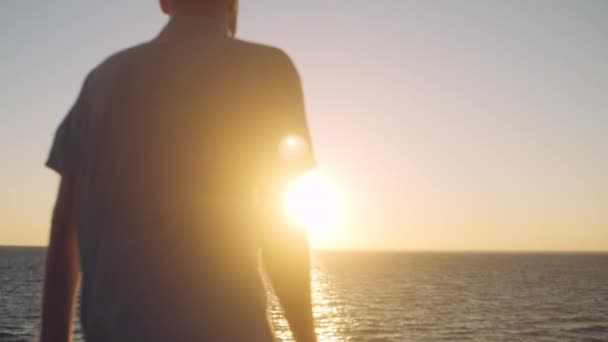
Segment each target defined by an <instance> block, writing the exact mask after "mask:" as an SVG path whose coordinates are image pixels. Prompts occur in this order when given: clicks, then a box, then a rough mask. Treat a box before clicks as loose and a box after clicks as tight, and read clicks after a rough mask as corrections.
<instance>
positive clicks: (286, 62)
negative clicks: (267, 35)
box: [232, 39, 296, 73]
mask: <svg viewBox="0 0 608 342" xmlns="http://www.w3.org/2000/svg"><path fill="white" fill-rule="evenodd" d="M232 41H233V45H234V47H235V49H236V50H237V51H238V53H239V55H240V56H243V57H244V58H247V59H250V60H253V61H256V62H257V64H261V66H262V67H263V68H264V69H265V70H268V69H270V70H275V71H277V72H281V73H284V72H295V71H296V70H295V66H294V63H293V61H292V59H291V57H290V56H289V55H288V54H287V52H285V51H284V50H282V49H281V48H278V47H276V46H271V45H265V44H260V43H254V42H250V41H247V40H242V39H232Z"/></svg>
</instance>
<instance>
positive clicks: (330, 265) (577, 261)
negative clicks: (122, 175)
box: [0, 247, 608, 342]
mask: <svg viewBox="0 0 608 342" xmlns="http://www.w3.org/2000/svg"><path fill="white" fill-rule="evenodd" d="M44 258H45V249H44V248H22V247H0V341H3V342H4V341H6V342H13V341H35V339H36V335H37V331H38V326H39V318H40V317H39V307H40V290H41V282H42V272H43V263H44ZM312 261H313V270H312V297H313V304H314V315H315V319H316V323H317V328H316V329H317V333H318V335H319V341H321V342H323V341H480V342H482V341H483V342H485V341H547V342H548V341H608V254H602V253H573V254H566V253H485V252H484V253H464V252H462V253H461V252H458V253H453V252H442V253H436V252H405V253H402V252H330V251H316V252H314V253H313V256H312ZM268 292H269V293H268V294H269V309H268V312H269V316H270V319H271V320H272V322H273V324H274V327H275V334H276V337H277V341H292V337H291V334H290V332H289V328H288V325H287V322H286V320H285V319H284V317H283V314H282V312H281V309H280V305H279V304H278V301H277V300H276V297H275V296H274V295H273V294H272V290H271V289H270V288H269V289H268ZM74 324H75V326H74V327H75V331H74V334H75V338H74V340H75V341H82V335H81V330H80V327H79V323H78V321H77V319H76V321H75V323H74Z"/></svg>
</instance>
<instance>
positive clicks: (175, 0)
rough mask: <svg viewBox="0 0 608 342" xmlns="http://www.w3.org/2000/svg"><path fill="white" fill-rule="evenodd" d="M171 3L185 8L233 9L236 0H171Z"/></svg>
mask: <svg viewBox="0 0 608 342" xmlns="http://www.w3.org/2000/svg"><path fill="white" fill-rule="evenodd" d="M171 3H172V4H173V5H174V6H176V7H179V8H182V9H185V10H196V11H214V10H215V11H217V10H227V9H234V8H235V7H236V6H237V5H238V0H171Z"/></svg>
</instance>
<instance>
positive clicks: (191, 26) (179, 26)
mask: <svg viewBox="0 0 608 342" xmlns="http://www.w3.org/2000/svg"><path fill="white" fill-rule="evenodd" d="M167 26H168V28H172V29H175V30H177V31H179V32H181V33H183V34H188V33H197V32H218V33H223V34H228V24H227V20H226V17H225V16H222V15H210V14H205V15H202V14H174V15H172V16H171V18H170V20H169V24H168V25H167Z"/></svg>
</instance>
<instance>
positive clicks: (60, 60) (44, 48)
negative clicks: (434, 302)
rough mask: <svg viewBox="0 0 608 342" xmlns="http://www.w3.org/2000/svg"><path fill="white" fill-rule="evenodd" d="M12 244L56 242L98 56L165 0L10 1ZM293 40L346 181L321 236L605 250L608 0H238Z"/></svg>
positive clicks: (2, 184) (156, 19)
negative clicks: (57, 152)
mask: <svg viewBox="0 0 608 342" xmlns="http://www.w3.org/2000/svg"><path fill="white" fill-rule="evenodd" d="M0 13H1V14H0V16H1V18H0V28H1V29H0V41H2V44H1V45H0V55H1V56H2V58H1V59H0V104H1V105H0V162H1V163H2V164H1V167H0V189H2V191H0V212H1V215H0V245H2V244H5V245H45V244H47V242H48V232H49V226H50V214H51V209H52V205H53V201H54V198H55V196H56V188H57V184H58V176H57V175H55V174H54V173H53V172H52V171H50V170H47V169H45V168H44V167H43V166H42V165H43V163H44V161H45V158H46V156H47V153H48V150H49V147H50V143H51V140H52V137H53V134H54V130H55V128H56V126H57V124H58V123H59V121H60V120H61V118H62V117H63V116H64V115H65V113H66V111H67V110H68V109H69V107H70V106H71V104H72V103H73V101H74V100H75V97H76V95H77V91H78V89H79V87H80V85H81V83H82V81H83V79H84V77H85V75H86V73H87V72H88V71H89V70H90V69H91V68H93V67H94V66H96V65H97V64H98V63H99V62H100V61H101V60H102V59H104V58H105V57H106V56H108V55H110V54H111V53H113V52H115V51H117V50H119V49H122V48H125V47H128V46H130V45H133V44H136V43H139V42H142V41H146V40H149V39H151V38H153V37H154V36H155V35H156V34H157V33H158V31H159V30H160V29H161V28H162V26H163V25H164V23H165V21H166V17H164V16H163V15H162V14H161V12H160V11H159V8H158V6H157V3H156V1H151V0H147V1H146V0H130V1H123V0H104V1H101V0H96V1H77V0H72V1H67V0H58V1H52V2H49V1H42V2H41V1H33V0H3V1H1V2H0ZM238 37H240V38H242V39H245V40H251V41H256V42H262V43H265V44H269V45H274V46H278V47H281V48H283V49H284V50H285V51H286V52H287V53H289V55H290V56H291V57H292V59H293V60H294V61H295V63H296V65H297V67H298V69H299V71H300V74H301V77H302V80H303V84H304V92H305V98H306V105H307V109H308V119H309V125H310V128H311V131H312V137H313V144H314V147H315V151H316V154H317V159H318V160H319V162H320V165H321V168H322V169H323V171H324V172H325V174H326V175H327V177H328V179H331V182H332V183H333V186H334V187H335V188H336V189H338V190H337V192H338V193H339V194H340V196H339V198H340V211H339V215H338V220H337V222H336V224H335V225H334V226H332V227H329V228H328V229H326V230H325V231H323V233H322V234H319V235H318V236H315V237H314V239H313V246H314V247H316V248H331V249H365V250H376V249H390V250H401V249H406V250H437V249H438V250H575V251H582V250H603V251H608V177H607V176H606V175H608V153H607V152H608V96H607V95H606V94H608V2H606V1H602V0H595V1H594V0H586V1H559V0H539V1H495V0H461V1H406V0H383V1H368V0H332V1H327V0H308V1H298V2H296V1H284V0H258V1H254V0H241V13H240V22H239V32H238Z"/></svg>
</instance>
